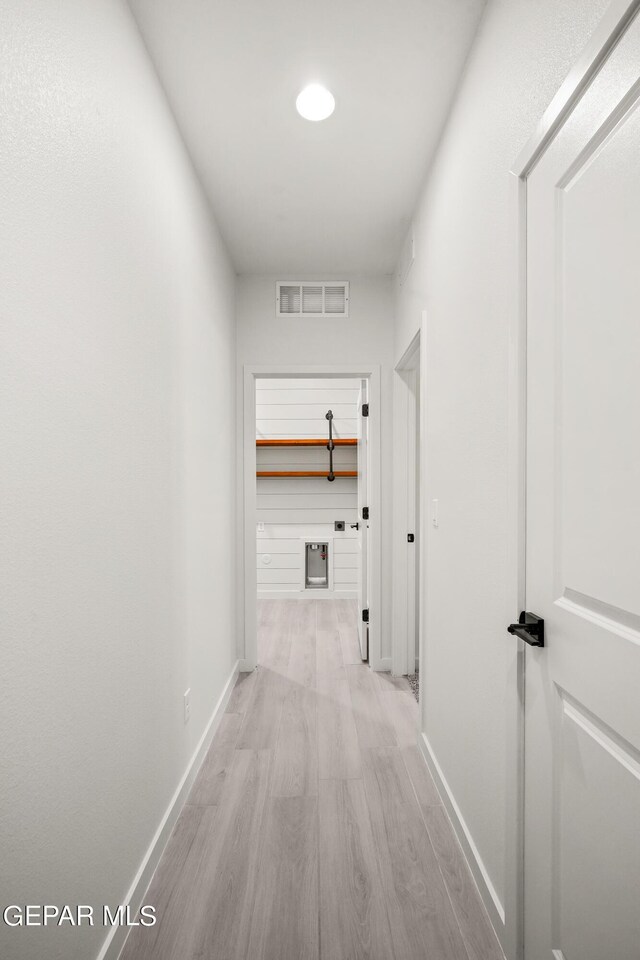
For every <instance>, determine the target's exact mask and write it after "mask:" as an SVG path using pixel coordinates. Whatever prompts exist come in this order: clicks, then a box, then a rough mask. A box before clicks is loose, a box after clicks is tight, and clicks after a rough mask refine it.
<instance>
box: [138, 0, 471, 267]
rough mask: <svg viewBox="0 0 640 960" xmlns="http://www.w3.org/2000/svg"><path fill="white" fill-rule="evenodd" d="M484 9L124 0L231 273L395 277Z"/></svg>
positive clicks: (394, 0)
mask: <svg viewBox="0 0 640 960" xmlns="http://www.w3.org/2000/svg"><path fill="white" fill-rule="evenodd" d="M484 4H485V0H321V2H318V0H315V2H311V0H130V5H131V7H132V10H133V12H134V15H135V17H136V19H137V20H138V23H139V26H140V29H141V31H142V34H143V37H144V40H145V42H146V44H147V47H148V49H149V52H150V54H151V57H152V59H153V60H154V63H155V65H156V69H157V71H158V73H159V76H160V79H161V81H162V83H163V85H164V88H165V91H166V93H167V96H168V99H169V102H170V104H171V106H172V109H173V111H174V114H175V116H176V119H177V122H178V125H179V127H180V129H181V132H182V135H183V137H184V140H185V142H186V144H187V147H188V149H189V152H190V154H191V156H192V159H193V162H194V164H195V167H196V169H197V171H198V173H199V176H200V178H201V180H202V183H203V185H204V188H205V190H206V192H207V194H208V197H209V200H210V203H211V206H212V208H213V211H214V214H215V216H216V219H217V221H218V224H219V226H220V229H221V231H222V234H223V236H224V238H225V241H226V243H227V246H228V248H229V252H230V254H231V256H232V258H233V261H234V264H235V267H236V270H237V271H238V273H241V274H242V273H252V274H267V273H281V274H284V273H287V274H289V275H290V277H289V278H293V277H296V276H298V275H300V274H303V273H309V272H311V273H315V272H318V273H319V272H325V273H326V272H329V273H330V272H332V271H336V272H338V273H339V274H340V276H342V275H343V274H348V273H361V274H391V273H393V270H394V268H395V264H396V261H397V257H398V252H399V248H400V245H401V243H402V240H403V237H404V235H405V234H406V231H407V228H408V225H409V222H410V218H411V214H412V212H413V208H414V205H415V202H416V198H417V195H418V191H419V188H420V185H421V183H422V181H423V179H424V176H425V172H426V168H427V165H428V163H429V161H430V159H431V157H432V155H433V152H434V149H435V147H436V144H437V140H438V137H439V135H440V132H441V130H442V127H443V124H444V122H445V119H446V116H447V111H448V109H449V106H450V104H451V101H452V99H453V96H454V93H455V89H456V85H457V82H458V79H459V76H460V73H461V71H462V69H463V66H464V62H465V58H466V56H467V53H468V51H469V48H470V46H471V43H472V41H473V37H474V34H475V30H476V28H477V24H478V21H479V19H480V16H481V13H482V10H483V8H484ZM311 82H320V83H323V84H325V85H326V86H327V87H328V88H329V89H330V90H331V92H332V93H333V95H334V96H335V99H336V109H335V113H334V114H333V116H331V117H330V118H329V119H328V120H325V121H323V122H321V123H310V122H308V121H305V120H303V119H301V118H300V116H299V115H298V114H297V112H296V109H295V100H296V97H297V95H298V93H299V92H300V90H301V89H302V88H303V87H304V86H305V85H306V84H308V83H311Z"/></svg>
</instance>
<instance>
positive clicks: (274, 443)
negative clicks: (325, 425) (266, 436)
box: [256, 437, 358, 447]
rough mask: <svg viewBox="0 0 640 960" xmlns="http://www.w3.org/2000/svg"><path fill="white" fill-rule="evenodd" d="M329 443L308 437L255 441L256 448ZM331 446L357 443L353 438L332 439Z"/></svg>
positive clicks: (351, 445) (324, 445) (319, 445)
mask: <svg viewBox="0 0 640 960" xmlns="http://www.w3.org/2000/svg"><path fill="white" fill-rule="evenodd" d="M328 443H329V441H328V440H327V438H326V437H320V438H319V439H317V440H316V439H310V438H309V437H297V438H294V439H291V440H256V447H326V446H327V445H328ZM333 445H334V446H335V447H355V446H357V445H358V441H357V439H356V438H355V437H339V438H336V437H334V439H333Z"/></svg>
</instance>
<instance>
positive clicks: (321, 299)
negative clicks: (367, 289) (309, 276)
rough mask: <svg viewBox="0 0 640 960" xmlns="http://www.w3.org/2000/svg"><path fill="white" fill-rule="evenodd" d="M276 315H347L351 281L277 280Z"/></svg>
mask: <svg viewBox="0 0 640 960" xmlns="http://www.w3.org/2000/svg"><path fill="white" fill-rule="evenodd" d="M276 316H277V317H348V316H349V284H348V283H347V282H346V281H343V280H332V281H331V282H329V283H309V282H307V283H298V282H294V281H287V282H284V281H282V282H280V283H277V284H276Z"/></svg>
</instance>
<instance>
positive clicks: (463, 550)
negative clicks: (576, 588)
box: [395, 0, 607, 949]
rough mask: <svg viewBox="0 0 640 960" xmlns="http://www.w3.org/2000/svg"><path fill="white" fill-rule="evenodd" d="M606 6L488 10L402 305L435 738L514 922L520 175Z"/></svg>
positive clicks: (585, 1) (509, 3) (508, 4)
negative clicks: (516, 176)
mask: <svg viewBox="0 0 640 960" xmlns="http://www.w3.org/2000/svg"><path fill="white" fill-rule="evenodd" d="M606 5H607V3H606V0H563V2H562V3H558V2H557V0H537V2H535V3H532V2H531V0H492V2H491V0H490V2H489V5H488V7H487V10H486V13H485V16H484V18H483V21H482V22H481V26H480V30H479V34H478V36H477V38H476V43H475V46H474V48H473V50H472V53H471V55H470V59H469V62H468V64H467V69H466V73H465V76H464V77H463V80H462V82H461V86H460V89H459V92H458V96H457V100H456V102H455V104H454V107H453V110H452V113H451V116H450V119H449V122H448V125H447V128H446V130H445V132H444V135H443V139H442V141H441V144H440V148H439V151H438V154H437V156H436V159H435V162H434V164H433V166H432V168H431V170H430V173H429V176H428V179H427V182H426V186H425V188H424V190H423V193H422V195H421V198H420V201H419V204H418V207H417V209H416V212H415V219H414V223H415V239H416V261H415V263H414V265H413V268H412V270H411V272H410V273H409V276H408V279H407V283H406V285H405V286H404V287H399V288H398V289H397V301H396V302H397V311H396V321H397V322H396V338H395V356H396V358H399V357H400V356H401V355H402V353H403V352H404V350H405V349H406V348H407V346H408V344H409V342H410V341H411V339H412V337H413V336H414V334H415V332H416V330H417V328H418V326H419V323H420V315H421V311H422V310H423V309H426V310H427V328H426V331H424V335H426V360H427V364H426V369H425V370H424V371H423V380H422V383H423V388H424V389H425V390H426V416H427V420H426V434H425V436H426V463H427V475H426V477H425V478H424V483H425V488H426V496H427V499H428V500H430V499H431V498H438V499H439V515H440V520H439V526H438V528H437V529H434V528H433V527H431V526H428V527H427V531H428V535H427V545H426V548H427V555H426V570H425V571H424V572H423V578H422V584H423V616H424V622H425V635H426V651H425V660H426V662H425V663H424V664H423V665H422V667H423V669H422V695H423V705H424V729H425V732H426V735H427V738H428V741H429V743H430V745H431V748H432V750H433V753H434V755H435V757H436V759H437V761H438V762H439V764H440V766H441V768H442V771H443V773H444V776H445V778H446V780H447V781H448V783H449V785H450V787H451V791H452V793H453V796H454V798H455V800H456V802H457V804H458V806H459V808H460V811H461V815H462V817H463V819H464V821H465V822H466V825H467V827H468V829H469V832H470V834H471V836H472V838H473V840H474V841H475V844H476V846H477V849H478V852H479V857H480V859H481V861H482V862H483V864H484V867H485V869H486V874H487V877H488V879H489V881H490V883H491V884H492V885H493V887H494V888H495V894H496V899H497V900H498V901H499V902H500V903H502V904H503V905H504V904H505V903H506V904H507V907H508V908H509V907H510V906H511V903H510V900H509V896H510V891H511V890H512V889H513V887H514V884H513V877H511V876H509V877H508V876H507V875H506V870H505V856H506V852H505V832H506V831H505V817H506V810H505V803H506V801H505V797H506V782H505V778H506V773H505V756H506V748H505V744H506V739H507V738H506V731H505V723H506V719H505V685H506V684H507V683H512V682H513V672H510V669H511V667H512V665H513V655H514V652H515V647H514V645H513V643H512V642H511V641H510V638H509V637H508V635H507V634H506V625H507V623H508V622H510V620H512V619H514V618H515V616H516V615H517V613H518V611H517V610H516V609H514V607H513V602H514V601H513V598H511V597H508V596H507V592H506V584H507V583H508V581H509V571H508V570H507V567H506V564H507V548H508V533H509V531H508V529H507V514H506V501H507V414H508V410H507V351H508V331H509V323H510V319H511V317H512V313H513V309H514V297H513V290H514V287H513V284H514V281H515V277H514V276H513V275H512V274H511V273H510V271H509V265H510V264H511V263H512V262H513V259H512V251H513V246H514V244H515V242H516V237H515V235H514V232H513V229H512V225H513V221H512V219H511V209H510V176H509V169H510V167H511V165H512V163H513V162H514V160H515V158H516V156H517V155H518V153H519V151H520V149H521V148H522V147H523V146H524V144H525V142H526V141H527V139H528V138H529V136H530V135H531V134H532V133H533V131H534V127H535V125H536V123H537V121H538V120H539V118H540V117H541V115H542V113H543V111H544V109H545V108H546V106H547V105H548V103H549V101H550V100H551V98H552V96H553V95H554V94H555V92H556V90H557V89H558V87H559V86H560V84H561V82H562V80H563V78H564V77H565V75H566V74H567V72H568V70H569V68H570V67H571V65H572V63H573V61H574V59H575V58H576V56H577V54H578V53H579V51H580V50H581V48H582V47H583V45H584V44H585V42H586V41H587V39H588V37H589V35H590V33H591V32H592V30H593V28H594V27H595V25H596V23H597V20H598V19H599V17H600V15H601V14H602V12H603V11H604V9H605V7H606ZM485 892H486V891H485ZM507 921H508V923H510V922H511V921H512V915H509V916H508V917H507ZM508 945H509V944H508ZM510 949H511V946H510Z"/></svg>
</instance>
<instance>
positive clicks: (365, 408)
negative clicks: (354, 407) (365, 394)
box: [362, 403, 369, 417]
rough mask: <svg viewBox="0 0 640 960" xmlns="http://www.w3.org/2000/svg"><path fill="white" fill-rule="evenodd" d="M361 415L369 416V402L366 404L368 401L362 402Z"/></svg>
mask: <svg viewBox="0 0 640 960" xmlns="http://www.w3.org/2000/svg"><path fill="white" fill-rule="evenodd" d="M362 416H363V417H368V416H369V404H368V403H363V404H362Z"/></svg>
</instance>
